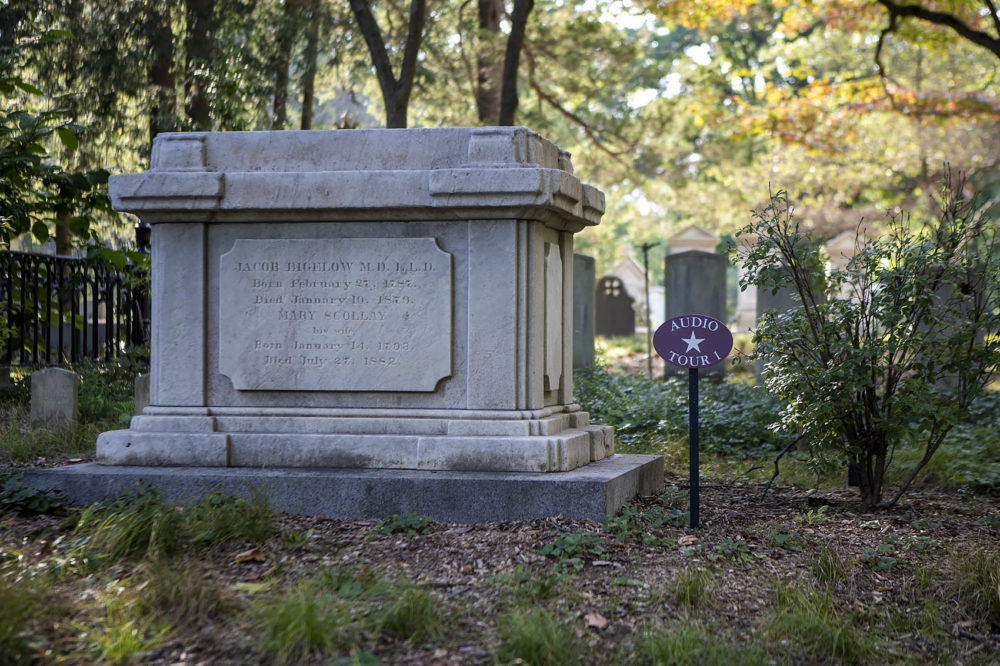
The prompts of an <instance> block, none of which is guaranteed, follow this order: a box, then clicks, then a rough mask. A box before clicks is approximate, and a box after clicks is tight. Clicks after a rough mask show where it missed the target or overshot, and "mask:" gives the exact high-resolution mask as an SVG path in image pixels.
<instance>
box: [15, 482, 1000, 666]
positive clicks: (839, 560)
mask: <svg viewBox="0 0 1000 666" xmlns="http://www.w3.org/2000/svg"><path fill="white" fill-rule="evenodd" d="M685 482H686V477H683V476H681V475H676V476H668V478H667V489H666V491H665V492H664V493H662V494H661V495H659V496H657V497H647V498H642V499H639V500H636V501H634V502H633V503H631V504H629V505H627V506H626V507H625V509H624V510H623V511H622V512H620V513H619V514H618V515H617V516H615V517H614V518H612V519H610V520H608V521H606V522H605V523H603V524H599V523H595V522H590V521H579V520H567V519H563V518H552V519H543V520H533V521H524V522H508V523H489V524H479V525H451V524H438V523H433V522H430V521H428V520H426V519H424V518H422V517H419V516H412V515H411V516H399V517H395V518H390V519H387V520H384V521H379V522H376V521H357V520H328V519H322V518H315V517H301V516H299V517H295V516H286V515H276V514H273V513H271V512H270V511H268V510H267V507H266V503H265V502H262V501H257V502H243V501H235V500H233V499H231V498H225V497H214V498H212V499H211V500H210V501H208V502H205V503H203V504H202V505H199V506H198V507H195V508H188V509H184V510H182V511H177V510H175V509H172V508H169V507H167V506H166V505H165V504H163V503H162V502H160V501H159V500H158V498H157V497H155V496H145V497H143V498H141V499H140V500H139V501H135V500H133V501H132V502H131V503H129V504H119V505H116V506H110V507H106V508H104V509H97V510H91V511H89V512H87V513H85V514H84V515H83V517H81V512H80V510H78V509H65V510H63V511H62V512H61V515H35V516H25V515H23V514H22V513H20V512H19V511H18V510H16V509H18V508H20V509H22V510H25V509H27V507H26V506H25V505H24V503H22V504H16V503H11V502H8V505H7V507H6V510H5V511H4V512H3V513H2V514H0V563H2V566H3V578H2V583H0V655H8V656H7V657H0V662H2V663H29V662H31V661H32V660H34V661H36V662H37V663H68V664H92V663H151V664H177V663H192V664H193V663H202V664H256V663H261V664H268V663H342V664H348V663H359V664H374V663H380V664H428V665H430V664H440V665H445V664H494V663H514V662H516V660H518V659H520V660H522V661H521V662H517V663H528V664H687V663H690V664H695V663H697V664H714V663H727V662H728V663H736V664H744V663H749V664H756V663H760V664H766V663H776V664H801V663H907V664H909V663H964V664H991V663H997V662H998V661H1000V592H998V583H1000V550H998V548H997V543H998V539H1000V502H998V501H997V499H996V498H973V499H962V498H961V497H960V496H959V495H958V494H956V493H943V492H937V491H932V490H928V489H924V490H921V491H919V492H916V493H914V494H912V495H910V496H907V497H906V498H905V499H904V500H903V501H902V502H901V503H900V504H899V505H898V506H897V507H896V508H894V509H893V510H891V511H888V512H883V513H875V514H863V513H859V512H858V511H857V500H856V497H855V493H854V492H853V491H843V490H828V491H821V492H808V491H803V490H799V489H795V488H792V487H788V486H779V487H773V488H771V490H770V491H769V492H768V493H767V494H763V492H762V491H763V484H762V482H761V481H753V482H750V481H745V480H743V481H736V480H734V479H733V478H729V477H726V476H717V477H709V478H706V479H705V480H704V482H703V488H702V505H701V506H702V525H703V526H702V528H701V529H698V530H693V529H690V528H688V527H686V526H685V516H684V512H685V510H686V503H687V493H686V490H685V488H684V485H683V484H684V483H685ZM7 497H8V499H9V497H10V495H9V494H8V495H7ZM470 501H474V498H470ZM36 508H37V507H36ZM41 508H43V509H44V508H50V507H41ZM338 660H339V661H338Z"/></svg>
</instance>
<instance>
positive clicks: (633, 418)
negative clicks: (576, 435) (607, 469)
mask: <svg viewBox="0 0 1000 666" xmlns="http://www.w3.org/2000/svg"><path fill="white" fill-rule="evenodd" d="M574 388H575V393H576V399H577V400H578V401H579V402H580V404H581V405H582V406H583V409H584V410H586V411H588V412H590V417H591V419H592V420H593V421H594V422H595V423H604V424H607V425H611V426H614V428H615V441H616V443H617V444H618V446H619V448H622V449H625V450H628V451H636V452H640V453H643V452H650V451H656V450H658V449H659V448H660V447H661V446H662V445H663V443H664V441H665V440H681V441H686V439H687V435H688V391H687V382H686V380H684V379H680V378H675V377H672V378H670V379H667V380H666V381H663V382H656V381H652V380H650V379H649V378H647V377H644V376H642V375H621V374H617V373H613V372H610V371H609V370H608V369H607V368H605V367H603V366H600V365H596V366H594V367H593V368H590V369H585V370H579V371H577V372H576V373H575V374H574ZM780 409H781V404H780V402H779V401H778V400H777V399H776V398H775V397H774V396H773V395H771V394H769V393H768V392H767V391H765V390H763V389H761V388H758V387H754V386H749V385H747V384H745V383H742V382H739V381H726V382H722V383H719V384H715V383H712V382H703V383H702V385H701V386H700V387H699V434H700V444H701V448H702V450H704V451H711V452H714V453H721V454H727V455H736V456H750V455H753V454H755V453H759V452H761V451H762V450H765V451H771V450H775V449H777V448H779V445H780V443H781V440H782V437H781V433H780V432H778V431H776V429H775V425H774V424H775V423H776V422H777V421H778V420H779V414H780Z"/></svg>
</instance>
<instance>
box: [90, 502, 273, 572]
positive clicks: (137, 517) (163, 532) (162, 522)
mask: <svg viewBox="0 0 1000 666" xmlns="http://www.w3.org/2000/svg"><path fill="white" fill-rule="evenodd" d="M76 533H77V534H78V535H81V536H84V537H87V538H88V547H90V548H91V549H94V550H98V551H101V552H103V553H106V554H107V555H108V557H110V558H111V559H112V560H114V561H118V560H138V559H142V558H149V559H157V558H161V557H168V556H170V555H173V554H174V553H177V552H178V551H179V550H180V549H181V548H182V547H183V546H184V545H190V546H195V547H199V548H204V547H208V548H209V549H212V548H219V547H221V546H223V545H225V544H229V543H243V544H246V543H260V542H263V541H265V540H266V539H267V538H269V537H270V536H271V535H272V534H273V533H274V514H273V513H272V512H271V510H270V508H269V507H268V504H267V501H266V498H264V497H263V496H256V497H255V498H253V499H250V500H246V499H242V498H239V497H233V496H231V495H223V494H220V493H215V494H212V495H209V496H208V497H206V498H205V499H203V500H202V501H201V502H198V503H197V504H195V505H194V506H193V507H190V508H189V509H187V510H184V509H182V508H180V507H177V506H174V505H173V504H172V503H170V502H167V501H165V500H164V499H163V497H162V496H161V495H160V494H159V493H158V492H156V491H143V492H139V493H136V494H131V495H124V496H121V497H117V498H114V499H112V500H108V501H105V502H101V503H99V504H94V505H92V506H90V507H88V508H87V509H85V510H84V511H83V513H82V514H81V515H80V519H79V522H78V523H77V527H76Z"/></svg>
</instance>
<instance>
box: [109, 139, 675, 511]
mask: <svg viewBox="0 0 1000 666" xmlns="http://www.w3.org/2000/svg"><path fill="white" fill-rule="evenodd" d="M110 191H111V197H112V201H113V203H114V205H115V207H116V208H117V209H119V210H124V211H129V212H132V213H135V214H136V215H138V216H139V217H140V218H142V219H143V220H144V221H146V222H149V223H150V224H151V225H152V227H153V250H152V257H153V271H152V303H153V311H152V321H153V334H152V343H151V352H150V354H151V369H150V370H151V386H150V404H149V406H148V407H146V408H145V409H144V410H143V413H142V415H139V416H136V417H135V418H134V419H133V421H132V424H131V428H130V429H128V430H120V431H113V432H106V433H103V434H102V435H101V436H100V438H99V440H98V444H97V459H98V461H99V463H101V464H103V465H104V466H106V469H108V470H111V469H114V470H115V471H116V472H117V473H118V474H119V475H124V476H128V470H129V469H130V468H134V469H140V468H141V469H142V470H144V471H145V472H144V473H145V474H146V475H147V476H149V475H150V474H153V475H154V476H156V474H154V472H155V471H156V470H161V471H162V470H163V469H165V468H168V467H169V468H171V469H176V468H177V467H182V468H188V471H189V472H192V473H196V474H197V475H201V476H203V477H204V478H205V479H206V482H205V483H206V484H207V483H208V482H209V480H211V481H212V482H213V483H215V487H216V488H218V487H220V486H221V487H223V488H225V487H229V486H232V487H238V486H239V484H240V483H243V484H245V483H247V481H248V480H250V481H261V480H262V479H263V480H265V481H266V482H267V483H266V485H267V484H269V485H267V487H268V489H269V491H270V493H271V495H272V497H273V498H274V500H273V501H275V502H276V506H278V508H284V509H285V510H298V508H304V509H306V510H311V511H314V512H317V513H327V514H328V515H346V516H361V517H364V516H377V515H388V514H390V513H393V512H400V511H417V512H420V513H425V514H428V515H431V516H433V517H435V518H438V519H442V520H486V519H505V518H523V517H534V516H538V515H551V514H552V513H553V512H555V513H564V514H566V515H571V514H573V513H576V514H577V515H581V516H583V515H587V516H589V517H603V515H604V514H605V513H608V512H611V513H613V512H614V510H617V508H618V506H620V505H621V503H623V502H624V501H626V499H627V497H629V496H631V495H633V494H635V493H637V492H652V491H653V490H654V489H655V488H656V487H657V485H658V484H659V483H662V472H659V478H657V472H656V468H657V465H659V469H660V470H662V459H658V458H656V459H654V457H649V456H639V457H636V456H615V457H609V456H611V455H612V451H613V435H612V431H611V428H609V427H607V426H600V425H592V424H591V423H590V422H589V418H588V415H587V414H586V413H585V412H583V411H581V410H580V407H579V406H578V405H577V404H576V403H575V402H574V400H573V346H572V337H573V310H572V305H573V264H574V261H573V234H574V233H575V232H577V231H580V230H581V229H583V228H584V227H586V226H588V225H594V224H597V223H598V222H599V220H600V217H601V215H602V213H603V211H604V196H603V194H601V192H599V191H598V190H596V189H595V188H593V187H591V186H589V185H585V184H583V183H581V182H580V181H579V180H578V179H577V178H576V177H575V176H573V172H572V165H571V163H570V160H569V155H568V154H567V153H565V152H564V151H561V150H560V149H559V148H558V147H557V146H555V145H553V144H552V143H549V142H548V141H545V140H544V139H542V138H541V137H540V136H538V135H537V134H534V133H533V132H530V131H528V130H526V129H523V128H456V129H412V130H350V131H348V130H340V131H304V132H296V131H284V132H247V133H243V132H229V133H183V134H161V135H160V136H158V137H157V139H156V142H155V144H154V148H153V155H152V160H151V168H150V170H149V171H148V172H146V173H143V174H130V175H122V176H114V177H112V180H111V184H110ZM223 470H231V471H229V472H224V471H223ZM275 470H284V472H282V474H283V476H281V478H278V477H276V476H275V474H276V472H275ZM296 470H298V471H296ZM306 470H308V471H306ZM574 470H578V471H577V472H574ZM553 473H555V474H553ZM574 474H576V476H573V475H574ZM303 475H305V476H303ZM310 475H312V476H310ZM477 475H478V476H477ZM161 477H162V475H160V476H158V477H157V478H161ZM191 478H193V477H192V474H188V476H187V479H189V480H190V479H191ZM598 478H601V479H604V481H602V482H601V483H604V485H603V486H602V489H601V490H600V491H599V492H597V491H593V488H596V486H593V483H592V482H594V481H595V480H597V479H598ZM234 479H237V480H234ZM288 479H297V480H296V481H294V482H292V481H288ZM546 479H547V481H546ZM574 479H576V480H577V481H579V483H583V484H584V485H586V483H591V486H592V491H588V492H590V497H589V498H588V499H587V500H586V502H584V503H587V502H589V504H587V508H582V507H583V504H581V503H580V502H577V505H572V503H573V501H575V500H573V501H569V503H567V501H566V500H565V498H563V500H559V499H558V498H556V499H553V495H554V494H562V495H565V494H566V493H567V492H569V491H568V490H567V488H570V486H566V487H562V486H558V484H563V485H565V484H566V483H570V484H572V482H573V481H574ZM581 479H582V480H581ZM227 484H228V485H227ZM309 484H313V486H309ZM519 484H520V485H519ZM525 484H527V485H525ZM599 485H600V484H599ZM307 486H309V487H314V489H315V492H318V493H320V494H321V495H323V497H325V498H326V499H320V498H317V499H315V500H310V499H309V498H308V497H305V496H302V493H303V492H305V491H304V490H303V488H305V487H307ZM557 486H558V487H557ZM531 488H534V490H531ZM168 490H169V489H168ZM577 490H579V488H578V489H577ZM585 494H586V493H585ZM296 498H297V499H296ZM532 498H534V499H532ZM560 501H561V502H562V503H560ZM324 502H326V505H324V506H322V507H321V506H320V505H322V504H323V503H324ZM598 514H600V515H598Z"/></svg>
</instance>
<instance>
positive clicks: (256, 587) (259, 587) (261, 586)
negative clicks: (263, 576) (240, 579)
mask: <svg viewBox="0 0 1000 666" xmlns="http://www.w3.org/2000/svg"><path fill="white" fill-rule="evenodd" d="M233 589H234V590H236V591H237V592H246V593H247V594H257V593H258V592H267V591H268V590H269V589H271V583H236V584H235V585H233Z"/></svg>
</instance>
